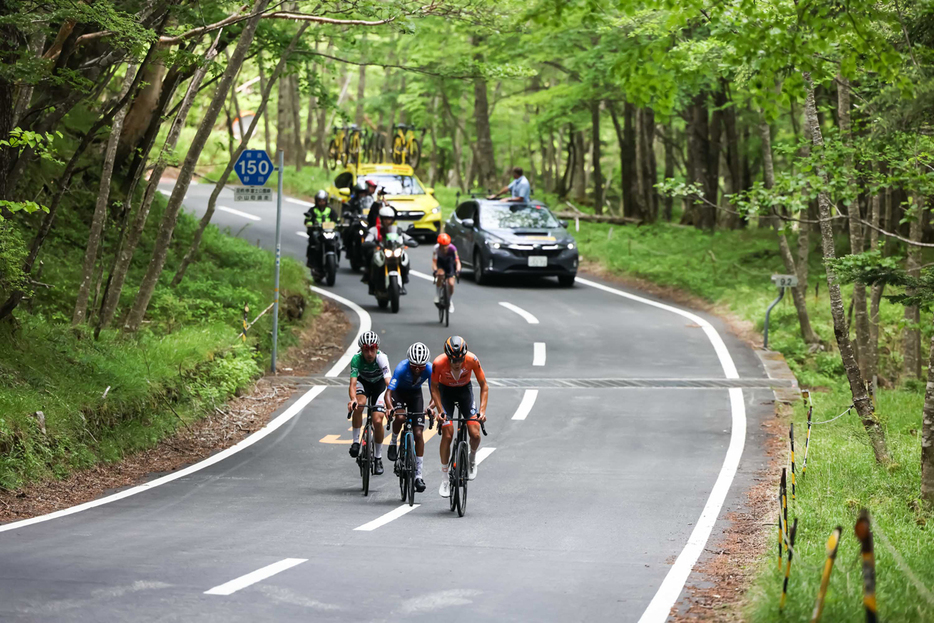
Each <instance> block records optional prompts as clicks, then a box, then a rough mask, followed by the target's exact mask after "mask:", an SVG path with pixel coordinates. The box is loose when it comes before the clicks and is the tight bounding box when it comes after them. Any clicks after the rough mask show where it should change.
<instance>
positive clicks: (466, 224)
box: [461, 218, 474, 229]
mask: <svg viewBox="0 0 934 623" xmlns="http://www.w3.org/2000/svg"><path fill="white" fill-rule="evenodd" d="M461 225H463V226H464V227H466V228H467V229H473V226H474V221H473V219H472V218H465V219H464V220H463V221H461Z"/></svg>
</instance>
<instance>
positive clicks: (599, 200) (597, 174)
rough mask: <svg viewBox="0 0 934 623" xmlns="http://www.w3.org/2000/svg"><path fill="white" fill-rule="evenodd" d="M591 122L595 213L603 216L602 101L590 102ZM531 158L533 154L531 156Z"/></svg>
mask: <svg viewBox="0 0 934 623" xmlns="http://www.w3.org/2000/svg"><path fill="white" fill-rule="evenodd" d="M590 122H591V128H592V133H593V140H592V149H593V155H592V156H591V160H592V161H593V211H594V212H595V213H596V214H603V170H602V169H601V168H600V100H596V99H595V100H591V102H590ZM529 157H530V158H531V153H530V154H529Z"/></svg>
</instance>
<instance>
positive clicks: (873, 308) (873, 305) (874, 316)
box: [866, 165, 885, 390]
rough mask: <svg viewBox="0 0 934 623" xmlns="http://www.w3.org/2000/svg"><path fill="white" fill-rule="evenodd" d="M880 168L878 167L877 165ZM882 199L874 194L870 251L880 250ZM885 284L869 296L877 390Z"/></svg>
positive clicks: (870, 366)
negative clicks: (879, 229) (881, 306)
mask: <svg viewBox="0 0 934 623" xmlns="http://www.w3.org/2000/svg"><path fill="white" fill-rule="evenodd" d="M877 166H878V165H877ZM881 199H882V198H881V197H880V195H879V193H878V192H875V193H873V195H872V200H871V201H872V202H871V210H870V216H869V220H870V223H872V225H873V227H872V228H870V230H869V249H870V250H871V251H875V250H876V249H878V248H879V232H878V231H877V230H876V229H874V228H876V227H880V221H881V218H882V206H881V203H882V201H881ZM884 287H885V286H884V284H881V283H876V284H873V286H872V289H871V293H870V295H869V348H868V349H867V353H866V354H867V357H866V378H867V379H869V381H870V382H871V383H872V387H873V389H874V390H875V389H876V388H877V387H878V384H877V377H878V374H879V304H880V303H881V302H882V292H883V289H884Z"/></svg>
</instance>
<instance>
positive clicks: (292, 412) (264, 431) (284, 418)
mask: <svg viewBox="0 0 934 623" xmlns="http://www.w3.org/2000/svg"><path fill="white" fill-rule="evenodd" d="M325 389H326V386H324V385H316V386H315V387H312V388H311V389H310V390H308V391H307V392H305V394H303V395H302V396H301V398H299V399H298V400H296V401H295V402H294V403H293V404H292V406H291V407H289V408H288V409H286V410H285V411H284V412H283V413H282V414H281V415H280V416H279V417H277V418H276V419H274V420H273V421H271V422H269V424H267V425H266V426H265V427H264V428H261V429H259V430H258V431H256V432H255V433H253V434H252V435H250V436H249V437H247V438H245V439H243V440H241V441H240V442H239V443H237V444H236V445H233V446H230V447H229V448H227V449H226V450H223V451H221V452H218V453H217V454H215V455H213V456H210V457H208V458H206V459H204V460H203V461H201V462H199V463H195V464H194V465H189V466H188V467H186V468H185V469H181V470H179V471H177V472H173V473H171V474H168V475H166V476H162V477H161V478H156V479H155V480H152V481H150V482H147V483H144V484H141V485H139V486H136V487H132V488H130V489H126V490H124V491H121V492H119V493H114V494H113V495H108V496H106V497H103V498H99V499H97V500H91V501H90V502H85V503H84V504H78V505H77V506H72V507H71V508H64V509H62V510H60V511H55V512H54V513H49V514H48V515H40V516H39V517H33V518H31V519H23V520H22V521H16V522H13V523H8V524H5V525H2V526H0V532H6V531H8V530H16V529H17V528H25V527H26V526H31V525H33V524H37V523H42V522H44V521H49V520H50V519H58V518H59V517H65V516H67V515H74V514H75V513H80V512H81V511H85V510H88V509H90V508H95V507H97V506H103V505H104V504H109V503H110V502H116V501H117V500H122V499H124V498H128V497H130V496H133V495H136V494H137V493H142V492H143V491H148V490H149V489H154V488H156V487H158V486H159V485H164V484H166V483H168V482H172V481H173V480H178V479H179V478H183V477H185V476H188V475H189V474H193V473H195V472H197V471H200V470H202V469H204V468H205V467H210V466H211V465H214V464H215V463H219V462H220V461H223V460H224V459H226V458H227V457H229V456H231V455H233V454H236V453H237V452H240V451H241V450H243V449H244V448H249V447H250V446H252V445H253V444H254V443H256V442H257V441H259V440H260V439H262V438H263V437H266V436H267V435H269V434H270V433H272V432H274V431H275V430H276V429H278V428H280V427H281V426H282V425H283V424H285V423H286V422H288V421H289V420H291V419H292V418H293V417H295V416H296V415H298V414H299V413H301V411H302V409H304V408H305V407H307V406H308V403H310V402H311V401H312V400H314V399H315V398H316V397H317V396H318V394H320V393H321V392H323V391H324V390H325Z"/></svg>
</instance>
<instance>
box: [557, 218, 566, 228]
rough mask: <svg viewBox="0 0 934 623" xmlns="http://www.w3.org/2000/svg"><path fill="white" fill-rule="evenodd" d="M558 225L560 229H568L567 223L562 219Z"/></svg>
mask: <svg viewBox="0 0 934 623" xmlns="http://www.w3.org/2000/svg"><path fill="white" fill-rule="evenodd" d="M558 225H560V226H561V227H564V228H565V229H567V227H568V222H567V221H565V220H564V219H562V220H560V221H558Z"/></svg>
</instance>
